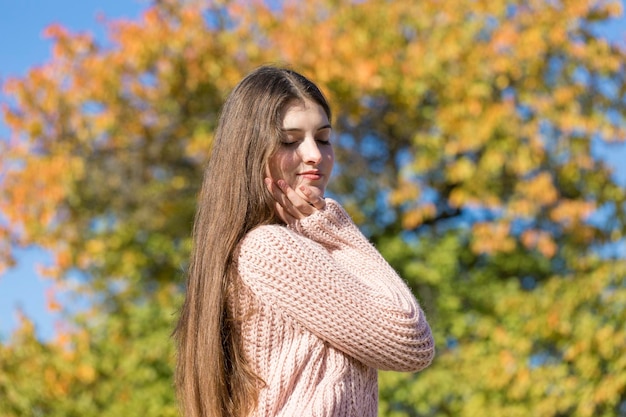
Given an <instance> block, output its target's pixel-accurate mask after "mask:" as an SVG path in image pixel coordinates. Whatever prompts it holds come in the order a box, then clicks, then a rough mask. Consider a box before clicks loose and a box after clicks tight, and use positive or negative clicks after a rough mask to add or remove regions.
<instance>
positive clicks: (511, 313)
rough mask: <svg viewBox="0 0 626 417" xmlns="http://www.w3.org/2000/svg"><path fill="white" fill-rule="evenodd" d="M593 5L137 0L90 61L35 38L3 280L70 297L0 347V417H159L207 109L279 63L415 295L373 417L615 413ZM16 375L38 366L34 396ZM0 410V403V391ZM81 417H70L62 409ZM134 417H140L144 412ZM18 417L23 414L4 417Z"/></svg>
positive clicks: (622, 381) (621, 335) (603, 137)
mask: <svg viewBox="0 0 626 417" xmlns="http://www.w3.org/2000/svg"><path fill="white" fill-rule="evenodd" d="M621 13H622V9H621V5H620V3H618V2H609V1H596V2H589V1H579V0H571V1H562V2H543V1H524V2H504V1H501V0H495V1H490V2H486V1H475V2H464V1H456V0H455V1H448V2H438V1H434V0H432V1H431V0H426V1H421V2H400V1H398V2H389V1H383V0H371V1H364V2H341V1H331V0H328V1H316V2H313V1H311V2H300V3H298V2H285V3H281V4H278V5H277V4H276V2H267V3H263V2H253V3H252V4H248V2H243V1H242V2H237V1H232V2H214V3H211V4H198V3H189V2H181V3H180V4H179V3H176V2H174V1H164V2H157V3H155V4H154V5H153V6H151V7H149V8H148V9H147V10H146V12H145V14H144V15H143V17H142V18H141V19H140V20H139V21H137V22H129V21H118V22H111V23H109V36H110V37H109V43H108V44H104V45H103V44H99V43H97V42H96V41H95V40H94V39H92V38H91V37H90V35H89V34H79V33H68V32H67V31H66V30H64V29H63V28H61V27H51V28H49V29H48V35H49V36H51V37H52V38H53V40H54V52H55V54H54V57H53V58H52V59H51V61H50V62H49V63H47V64H46V65H44V66H42V67H40V68H35V69H33V70H31V71H30V72H29V73H28V74H27V75H26V76H25V77H24V78H23V79H19V80H12V81H10V82H7V83H6V84H5V90H6V91H7V93H9V94H10V95H11V96H12V97H13V100H14V102H15V105H13V106H10V107H7V108H5V110H4V115H5V121H6V123H7V124H8V125H9V126H10V128H11V130H12V134H13V136H12V137H11V138H10V140H8V141H5V142H4V143H3V145H2V146H3V149H2V153H1V154H0V155H1V156H0V170H1V171H0V172H2V174H1V175H0V181H1V182H2V191H1V193H2V199H1V200H0V204H1V207H0V210H1V212H2V215H3V217H4V219H3V221H2V223H0V227H1V228H2V229H1V230H0V233H1V234H2V235H3V236H5V237H6V239H5V243H4V246H3V247H2V248H0V252H1V253H2V254H3V255H4V259H5V263H6V262H8V261H9V259H10V257H11V248H12V247H13V246H16V245H18V246H19V245H22V246H24V245H31V244H36V245H39V246H42V247H45V248H47V249H49V250H50V251H52V253H54V255H55V263H54V265H53V266H52V267H51V268H50V269H49V270H48V271H47V273H48V274H49V275H50V276H51V277H52V279H54V280H55V282H57V283H58V285H59V287H61V288H63V287H68V286H70V287H71V289H72V291H74V293H75V294H78V295H79V296H82V297H90V300H91V303H90V305H91V308H90V309H89V310H88V311H86V312H84V313H81V314H79V315H76V316H72V317H70V318H69V324H68V326H69V327H68V330H67V331H66V332H64V333H63V334H60V335H59V339H58V340H56V341H52V342H41V341H38V340H36V338H34V337H33V334H32V329H30V328H29V326H30V325H29V324H28V321H25V322H24V323H25V324H24V326H23V327H22V328H21V329H20V330H19V331H18V332H17V333H16V334H15V335H14V336H13V338H12V339H11V340H10V341H8V342H7V343H6V344H5V345H4V346H1V349H0V355H1V358H0V359H1V360H0V368H1V369H2V372H0V375H7V376H12V377H11V378H9V377H5V378H0V398H2V399H0V411H1V412H2V413H3V414H6V415H8V416H18V415H53V416H54V415H59V416H61V415H73V414H79V413H80V415H81V416H85V415H87V416H88V415H91V414H93V415H96V414H97V415H107V413H108V414H111V415H118V414H119V412H120V411H124V410H143V409H142V408H141V407H142V405H143V406H145V404H146V402H145V401H146V398H151V399H156V400H155V401H156V403H155V404H158V405H159V407H155V408H151V409H149V410H147V411H142V412H143V413H144V414H145V413H148V414H150V415H170V414H171V415H174V414H175V412H176V409H175V406H174V404H173V396H172V393H171V382H170V374H171V361H172V355H173V352H172V350H171V345H170V344H169V340H168V333H169V331H170V330H171V325H172V322H173V320H174V316H173V315H174V313H175V311H176V305H177V303H178V300H179V298H180V292H181V290H182V288H181V281H182V276H183V270H184V268H185V264H186V256H187V254H188V251H189V230H190V226H191V222H192V214H193V212H194V209H195V207H194V204H195V201H194V199H195V193H196V190H197V187H198V186H199V183H200V177H201V171H202V166H203V164H204V162H205V161H206V158H207V157H208V152H209V149H210V142H211V137H212V132H213V129H214V125H215V120H216V114H217V112H218V111H219V107H220V105H221V103H222V101H223V99H224V97H225V95H226V94H227V92H228V91H229V90H230V89H231V88H232V87H233V86H234V84H235V83H236V82H237V80H238V79H239V78H240V77H241V76H242V75H243V74H245V73H246V72H247V71H248V70H249V69H251V68H253V67H255V66H257V65H259V64H261V63H266V62H279V63H288V64H290V65H292V66H294V67H296V68H297V69H298V70H300V71H302V72H304V73H306V74H307V75H309V76H310V77H311V78H312V79H314V80H316V81H317V82H319V83H320V84H321V86H322V87H323V89H324V91H326V92H327V94H328V95H329V97H330V99H331V102H332V103H333V104H334V110H335V114H336V119H335V120H334V130H335V131H336V135H335V138H334V141H335V148H336V150H337V156H338V164H337V165H338V166H337V169H336V173H335V174H336V177H335V182H334V184H333V185H332V187H331V188H332V192H333V193H334V194H335V195H336V196H337V198H339V199H340V200H341V201H342V202H344V204H345V205H346V207H347V208H348V209H349V211H350V212H351V214H352V215H353V217H354V218H355V219H356V220H357V221H358V222H359V223H362V225H363V229H364V230H365V231H366V232H367V233H368V234H369V236H370V237H371V239H372V240H373V241H374V242H375V243H376V245H377V246H378V248H379V249H380V250H381V252H382V253H383V255H384V256H385V257H386V258H387V259H388V260H389V261H390V262H391V263H392V264H393V265H394V266H395V267H396V268H397V269H398V270H399V271H400V272H401V274H402V275H403V276H404V277H405V278H406V279H407V280H408V281H409V283H410V284H411V285H412V286H413V288H414V289H415V290H416V294H417V295H418V298H419V299H420V301H421V302H422V303H423V304H424V306H425V307H426V310H427V314H428V315H429V318H430V321H431V323H432V325H433V329H434V331H435V333H436V338H437V346H438V357H437V358H436V360H435V363H434V364H433V365H432V367H431V368H429V369H428V370H427V371H425V372H423V373H421V374H419V375H409V374H395V373H383V374H382V375H381V381H380V382H381V389H380V394H381V402H380V412H381V415H385V416H386V415H390V416H391V415H393V416H472V415H506V416H528V415H533V416H555V417H556V416H565V415H572V416H592V415H593V416H595V415H604V416H613V415H624V411H623V410H624V407H626V360H625V359H624V355H623V352H624V346H625V345H626V329H625V328H624V326H623V323H624V322H625V321H626V310H625V309H624V308H623V305H624V302H625V301H626V287H625V285H626V282H625V277H626V264H625V260H624V257H623V254H622V253H619V251H618V250H617V249H616V248H619V246H617V245H618V244H619V243H620V242H622V241H623V238H624V233H625V232H626V226H625V216H626V206H625V199H626V195H625V192H624V187H623V186H620V184H618V182H617V180H616V178H615V176H614V175H613V173H612V172H611V169H610V168H609V167H608V166H607V165H606V164H605V163H604V162H603V161H602V160H601V159H599V158H597V157H596V156H595V155H594V152H593V150H594V147H595V146H596V145H597V144H598V143H604V144H606V145H607V146H614V147H616V148H617V146H622V147H623V141H624V140H625V139H626V123H625V120H624V118H625V109H626V106H625V104H626V103H625V102H626V97H625V91H626V67H625V62H626V60H625V58H626V56H625V51H624V45H623V44H622V45H621V46H620V45H616V44H612V43H609V42H608V41H606V40H605V39H603V38H601V37H600V36H599V35H598V34H597V27H598V25H600V24H602V23H603V22H604V21H606V20H607V19H610V18H613V17H616V16H618V15H620V14H621ZM20 363H26V364H29V366H31V367H32V368H33V369H45V371H44V377H43V378H42V379H40V380H38V381H37V384H38V385H36V384H33V383H32V382H29V380H28V379H27V378H26V374H25V373H24V372H26V371H25V370H24V369H29V368H22V367H20V366H18V364H20ZM1 394H4V395H1ZM75 398H80V401H78V400H74V399H75ZM151 406H152V405H151ZM29 410H30V411H29Z"/></svg>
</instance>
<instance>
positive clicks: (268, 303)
mask: <svg viewBox="0 0 626 417" xmlns="http://www.w3.org/2000/svg"><path fill="white" fill-rule="evenodd" d="M326 201H327V205H326V207H325V208H324V209H323V210H320V211H319V212H317V213H315V214H313V215H311V216H309V217H307V218H305V219H302V220H300V221H298V222H297V223H296V224H295V225H290V226H288V227H285V226H281V225H266V226H260V227H258V228H256V229H254V230H252V231H251V232H249V233H248V234H247V235H246V236H245V238H244V239H243V241H242V243H241V246H240V252H239V256H238V271H239V275H240V278H241V281H242V283H243V289H242V293H243V294H244V295H242V294H240V297H239V302H240V303H243V304H244V305H243V309H244V310H246V311H248V314H246V315H245V316H244V317H245V319H244V321H243V323H242V329H241V330H242V334H243V343H244V352H245V355H246V358H247V360H248V361H249V363H250V364H251V365H252V367H253V369H254V370H255V372H256V374H257V375H258V376H259V377H260V378H261V379H262V380H263V381H264V382H265V385H264V386H263V387H262V388H261V389H260V393H259V401H258V406H257V409H256V410H255V412H254V413H253V416H285V417H292V416H299V417H300V416H333V417H335V416H336V417H343V416H354V417H369V416H376V415H377V412H378V381H377V369H384V370H395V371H410V372H414V371H419V370H421V369H423V368H425V367H426V366H428V365H429V364H430V362H431V360H432V359H433V356H434V342H433V337H432V334H431V331H430V327H429V325H428V323H427V322H426V318H425V317H424V313H423V311H422V309H421V308H420V306H419V304H418V302H417V301H416V300H415V297H414V296H413V294H412V293H411V291H410V290H409V288H408V287H407V285H406V284H405V283H404V281H403V280H402V279H401V278H400V277H399V276H398V275H397V274H396V272H395V271H394V270H393V269H392V268H391V267H390V266H389V264H387V262H386V261H385V260H384V259H383V258H382V256H381V255H380V254H379V253H378V251H377V250H376V249H374V247H373V246H372V245H371V244H370V242H369V241H368V240H367V239H366V238H365V236H363V234H361V232H360V231H359V229H358V228H357V227H356V226H355V225H354V223H353V222H352V220H351V219H350V217H349V216H348V214H347V213H346V212H345V211H344V210H343V208H342V207H341V206H340V205H339V204H338V203H337V202H335V201H333V200H331V199H326ZM246 293H247V295H245V294H246Z"/></svg>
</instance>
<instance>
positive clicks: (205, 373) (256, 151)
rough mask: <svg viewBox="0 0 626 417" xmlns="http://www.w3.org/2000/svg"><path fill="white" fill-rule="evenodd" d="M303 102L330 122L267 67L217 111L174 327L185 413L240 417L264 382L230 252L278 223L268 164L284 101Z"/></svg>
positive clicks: (310, 93) (311, 89)
mask: <svg viewBox="0 0 626 417" xmlns="http://www.w3.org/2000/svg"><path fill="white" fill-rule="evenodd" d="M304 99H310V100H312V101H314V102H316V103H318V104H319V105H321V106H322V108H323V109H324V110H325V112H326V114H327V116H328V119H329V120H330V118H331V112H330V108H329V106H328V103H327V101H326V99H325V98H324V95H323V94H322V93H321V91H320V90H319V89H318V88H317V86H315V84H313V83H312V82H311V81H309V80H308V79H307V78H305V77H303V76H302V75H300V74H298V73H296V72H294V71H292V70H289V69H283V68H276V67H270V66H265V67H261V68H258V69H257V70H255V71H253V72H252V73H250V74H248V75H247V76H246V77H245V78H244V79H243V80H242V81H241V82H240V83H239V84H238V85H237V86H236V87H235V88H234V90H233V91H232V92H231V94H230V95H229V97H228V99H227V100H226V103H225V104H224V107H223V108H222V112H221V115H220V119H219V124H218V127H217V130H216V134H215V140H214V144H213V149H212V152H211V157H210V160H209V163H208V165H207V168H206V170H205V173H204V179H203V182H202V188H201V191H200V195H199V197H198V209H197V212H196V218H195V222H194V227H193V242H194V246H193V249H192V253H191V259H190V265H189V270H188V273H187V288H186V297H185V302H184V304H183V306H182V310H181V315H180V318H179V321H178V325H177V326H176V330H175V331H174V337H175V339H176V342H177V348H178V357H177V365H176V378H175V383H176V390H177V395H178V400H179V403H180V405H181V409H182V412H183V415H184V417H224V416H245V415H247V414H249V413H250V412H251V411H252V410H253V409H254V407H255V406H256V403H257V398H258V390H259V387H260V386H261V384H262V381H260V378H258V377H257V376H256V375H255V373H254V371H253V370H252V369H251V368H250V366H249V364H248V363H247V362H246V359H245V357H244V354H243V346H242V343H241V337H240V334H239V326H238V323H239V322H240V321H241V317H237V315H238V311H239V309H238V308H237V306H236V300H237V296H236V295H234V294H233V288H235V290H236V288H237V286H236V285H235V284H236V282H237V280H238V275H237V269H236V265H235V262H236V259H235V258H236V249H237V246H238V244H239V242H240V241H241V239H242V238H243V237H244V236H245V234H246V233H247V232H248V231H250V230H251V229H252V228H254V227H256V226H258V225H261V224H268V223H274V222H276V221H277V219H276V215H275V212H274V200H273V198H272V196H271V195H270V193H269V192H268V191H267V188H266V186H265V184H264V178H265V176H266V166H267V162H268V160H269V157H270V156H271V155H272V153H273V152H274V151H275V150H276V149H277V147H278V146H279V143H280V136H281V130H280V129H281V127H282V119H283V113H284V110H285V108H286V106H287V104H289V103H290V102H291V101H292V100H304ZM233 305H235V307H234V308H233Z"/></svg>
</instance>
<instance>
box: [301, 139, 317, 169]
mask: <svg viewBox="0 0 626 417" xmlns="http://www.w3.org/2000/svg"><path fill="white" fill-rule="evenodd" d="M300 158H302V161H303V162H304V163H305V164H307V165H314V166H315V165H317V164H319V163H320V162H322V153H321V152H320V148H319V146H318V145H317V142H316V141H315V139H314V138H310V137H309V138H306V139H305V140H304V141H302V144H301V145H300Z"/></svg>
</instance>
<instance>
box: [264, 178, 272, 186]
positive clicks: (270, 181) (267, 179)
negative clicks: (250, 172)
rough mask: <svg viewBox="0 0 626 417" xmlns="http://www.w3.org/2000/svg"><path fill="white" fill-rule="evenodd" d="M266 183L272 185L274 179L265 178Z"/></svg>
mask: <svg viewBox="0 0 626 417" xmlns="http://www.w3.org/2000/svg"><path fill="white" fill-rule="evenodd" d="M264 181H265V184H267V185H270V184H271V183H272V180H270V179H269V178H265V180H264Z"/></svg>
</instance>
